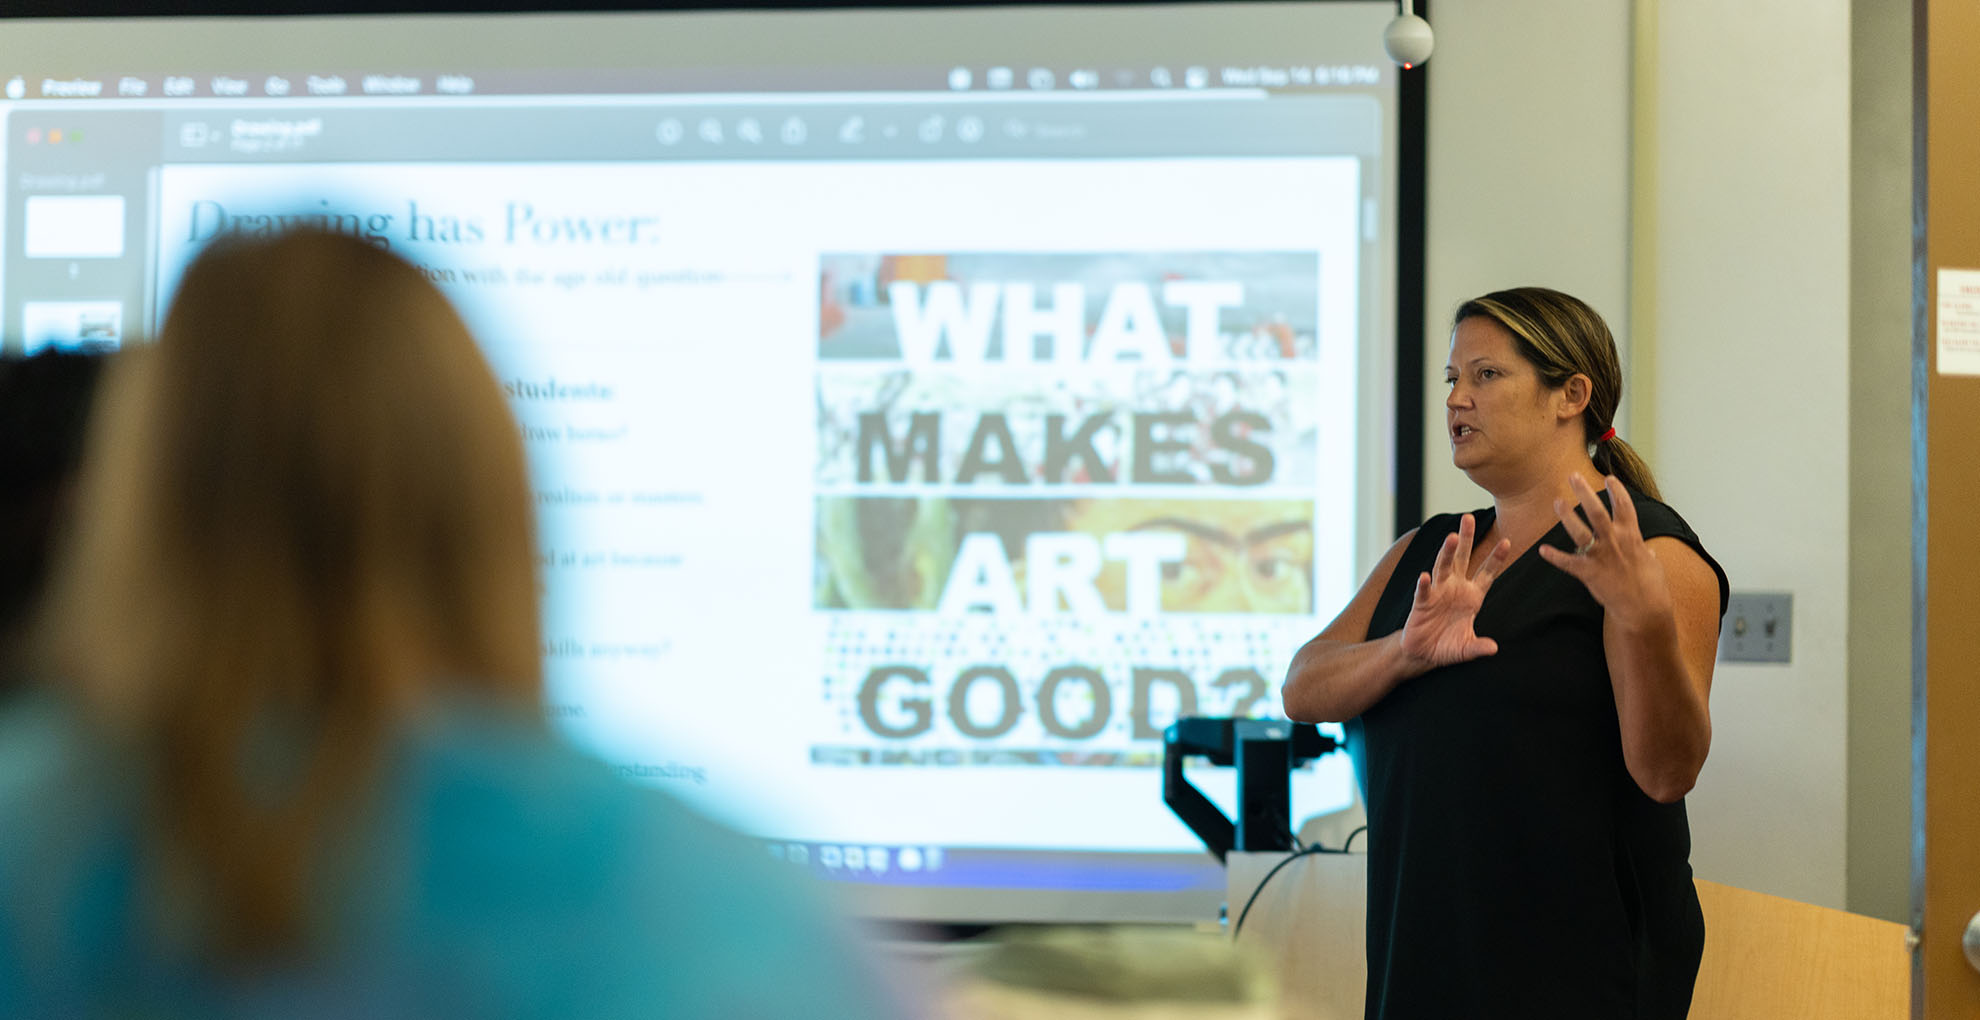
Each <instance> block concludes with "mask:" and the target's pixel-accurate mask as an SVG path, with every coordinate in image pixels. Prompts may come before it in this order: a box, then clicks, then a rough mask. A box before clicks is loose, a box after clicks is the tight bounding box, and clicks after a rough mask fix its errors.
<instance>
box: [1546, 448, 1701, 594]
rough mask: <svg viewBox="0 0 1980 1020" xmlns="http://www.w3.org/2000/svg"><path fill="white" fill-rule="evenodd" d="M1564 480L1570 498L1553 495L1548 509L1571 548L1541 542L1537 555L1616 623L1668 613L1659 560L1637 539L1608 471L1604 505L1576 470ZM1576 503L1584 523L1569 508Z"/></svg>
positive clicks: (1631, 515) (1631, 512) (1625, 495)
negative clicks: (1574, 583) (1583, 588)
mask: <svg viewBox="0 0 1980 1020" xmlns="http://www.w3.org/2000/svg"><path fill="white" fill-rule="evenodd" d="M1568 485H1569V486H1570V487H1571V488H1573V489H1574V495H1575V500H1576V502H1575V503H1568V502H1567V501H1565V500H1556V501H1555V502H1554V513H1555V514H1556V515H1558V516H1559V517H1560V519H1561V524H1562V526H1563V527H1565V528H1567V533H1568V538H1569V539H1571V540H1572V541H1573V542H1574V545H1575V549H1574V551H1573V552H1563V551H1562V550H1560V549H1556V548H1554V547H1553V546H1550V545H1543V546H1541V547H1540V557H1541V558H1542V559H1544V560H1546V561H1547V562H1548V563H1551V564H1553V565H1554V566H1556V567H1559V568H1560V569H1562V570H1564V571H1566V572H1567V573H1568V575H1569V576H1571V577H1573V578H1574V579H1575V580H1578V581H1580V582H1581V583H1582V584H1583V585H1585V586H1586V587H1587V588H1588V594H1590V595H1592V596H1594V597H1595V601H1597V602H1600V603H1601V604H1602V608H1603V610H1604V611H1606V612H1607V613H1608V614H1609V615H1611V616H1614V617H1617V618H1618V620H1619V622H1623V623H1630V622H1634V621H1641V620H1643V619H1645V618H1649V617H1668V616H1669V615H1670V613H1671V592H1670V585H1669V583H1668V582H1667V581H1666V579H1665V577H1664V565H1663V564H1662V563H1661V562H1659V561H1658V559H1657V556H1656V554H1654V553H1653V552H1651V551H1650V547H1649V545H1648V543H1646V542H1644V540H1643V530H1642V528H1641V527H1640V526H1639V525H1638V524H1637V519H1636V503H1635V502H1634V501H1633V500H1631V499H1630V497H1629V490H1627V489H1625V488H1623V484H1622V482H1620V481H1618V480H1616V477H1615V476H1614V475H1610V476H1609V477H1607V478H1605V479H1603V481H1602V487H1603V488H1604V489H1606V490H1608V493H1609V506H1607V507H1605V506H1603V505H1602V500H1601V499H1600V498H1599V497H1598V496H1597V495H1596V494H1595V490H1594V489H1593V488H1592V487H1590V486H1589V484H1588V481H1587V479H1584V478H1582V477H1581V476H1580V475H1576V476H1574V477H1572V478H1569V479H1568ZM1576 506H1579V507H1580V508H1581V510H1582V512H1583V513H1585V514H1587V515H1588V519H1587V521H1586V522H1584V521H1583V520H1582V519H1581V517H1580V515H1578V514H1576V513H1575V512H1574V510H1575V507H1576ZM1611 509H1613V513H1612V512H1611Z"/></svg>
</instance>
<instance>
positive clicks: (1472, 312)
mask: <svg viewBox="0 0 1980 1020" xmlns="http://www.w3.org/2000/svg"><path fill="white" fill-rule="evenodd" d="M1471 318H1486V319H1491V320H1492V321H1493V322H1496V323H1498V324H1499V325H1501V326H1504V327H1505V328H1506V331H1507V332H1509V333H1511V334H1512V337H1513V343H1514V344H1515V345H1517V346H1518V348H1519V353H1520V356H1521V357H1523V358H1525V359H1526V360H1527V361H1528V362H1529V363H1530V364H1532V365H1533V367H1534V368H1535V369H1536V370H1537V371H1538V372H1539V374H1540V379H1541V381H1542V382H1544V383H1545V384H1546V385H1547V386H1549V387H1551V388H1558V387H1561V386H1565V385H1567V381H1568V380H1569V379H1571V378H1573V377H1574V376H1576V375H1583V376H1587V377H1588V381H1589V394H1588V408H1587V410H1585V411H1583V412H1582V416H1581V427H1582V432H1583V441H1584V442H1587V443H1590V444H1593V446H1594V448H1595V450H1594V454H1593V457H1594V460H1595V469H1596V470H1598V471H1600V472H1602V473H1603V474H1608V475H1615V476H1616V477H1617V478H1618V479H1620V480H1621V481H1622V483H1623V484H1624V485H1627V486H1629V487H1630V488H1631V489H1634V490H1636V491H1637V492H1640V493H1642V494H1644V495H1646V496H1649V497H1650V498H1651V499H1661V498H1663V497H1662V496H1661V495H1660V494H1659V493H1658V492H1657V480H1656V479H1655V478H1654V477H1652V476H1651V474H1650V465H1648V464H1646V463H1644V461H1643V458H1642V457H1641V456H1638V455H1637V452H1636V450H1635V449H1633V448H1632V447H1631V446H1630V445H1629V444H1628V443H1627V442H1624V441H1623V439H1622V437H1621V436H1611V437H1609V438H1608V439H1602V438H1601V436H1602V434H1603V433H1605V432H1607V431H1608V430H1609V429H1610V428H1611V427H1612V426H1613V425H1614V424H1615V417H1616V406H1617V405H1618V404H1620V403H1621V402H1622V362H1621V359H1620V358H1618V357H1617V355H1616V338H1615V336H1614V335H1612V334H1611V333H1610V332H1609V325H1608V323H1606V322H1603V321H1602V317H1601V316H1600V315H1597V314H1596V313H1595V309H1593V308H1590V307H1588V305H1587V304H1586V303H1585V302H1583V301H1582V300H1581V299H1579V298H1575V297H1571V296H1569V295H1567V294H1563V293H1561V292H1560V291H1557V290H1549V289H1547V288H1545V287H1514V288H1512V289H1511V290H1500V291H1493V292H1492V293H1490V294H1486V295H1484V296H1483V297H1476V298H1472V299H1471V300H1469V301H1466V302H1465V303H1464V304H1462V305H1459V306H1458V310H1457V314H1456V315H1454V316H1452V317H1451V325H1452V327H1453V328H1455V327H1456V326H1457V324H1458V323H1460V322H1463V321H1464V320H1466V319H1471Z"/></svg>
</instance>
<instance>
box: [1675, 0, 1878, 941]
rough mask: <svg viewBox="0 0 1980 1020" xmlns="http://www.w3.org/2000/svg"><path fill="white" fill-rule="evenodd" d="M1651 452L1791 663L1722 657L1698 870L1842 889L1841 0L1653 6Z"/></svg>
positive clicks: (1697, 832) (1844, 362) (1698, 808)
mask: <svg viewBox="0 0 1980 1020" xmlns="http://www.w3.org/2000/svg"><path fill="white" fill-rule="evenodd" d="M1658 7H1659V14H1660V18H1659V26H1658V27H1659V51H1660V54H1661V56H1660V59H1659V61H1658V71H1657V83H1658V106H1659V112H1660V117H1659V119H1658V121H1657V127H1656V134H1657V160H1658V168H1657V178H1658V181H1659V184H1660V193H1659V195H1658V209H1657V215H1658V220H1659V228H1658V237H1659V245H1658V251H1657V253H1656V277H1657V291H1656V295H1655V301H1656V309H1657V312H1656V314H1657V320H1658V323H1659V334H1660V335H1659V337H1658V339H1657V353H1656V358H1655V361H1656V371H1657V374H1658V378H1657V380H1656V394H1657V395H1656V398H1655V404H1654V406H1652V407H1650V408H1648V409H1646V410H1647V414H1648V416H1649V417H1650V420H1651V422H1652V425H1653V428H1654V429H1655V433H1656V442H1657V452H1658V457H1659V464H1658V470H1659V472H1660V474H1661V478H1662V481H1663V482H1664V484H1666V485H1667V486H1668V488H1669V490H1670V493H1671V495H1672V497H1673V499H1674V501H1676V502H1677V504H1678V505H1679V506H1681V507H1683V508H1684V512H1685V513H1687V514H1688V515H1689V517H1690V519H1691V520H1692V522H1693V524H1694V526H1695V527H1697V529H1698V530H1699V531H1700V533H1701V534H1703V535H1705V536H1707V537H1708V538H1709V540H1710V541H1711V543H1712V547H1713V548H1714V550H1715V553H1716V555H1717V556H1718V557H1719V559H1720V562H1721V563H1722V564H1723V565H1724V566H1725V568H1726V572H1727V573H1728V574H1729V575H1730V576H1731V577H1732V578H1733V581H1734V584H1735V585H1737V586H1739V587H1741V588H1751V589H1761V590H1774V591H1788V592H1792V593H1793V594H1794V649H1793V655H1794V662H1793V663H1792V664H1791V665H1786V666H1779V665H1742V664H1730V663H1725V664H1721V665H1720V667H1719V670H1718V676H1717V683H1716V684H1715V689H1714V692H1713V699H1712V701H1713V704H1712V709H1713V717H1714V722H1715V731H1716V733H1715V740H1714V746H1713V749H1712V757H1711V760H1710V761H1709V763H1708V764H1707V766H1706V771H1705V773H1704V775H1702V776H1701V777H1700V780H1699V786H1698V790H1697V792H1696V793H1695V794H1694V795H1693V797H1692V798H1691V802H1690V804H1691V811H1692V815H1693V817H1694V818H1695V819H1696V822H1695V824H1694V826H1693V839H1694V846H1695V848H1696V849H1695V852H1694V858H1693V859H1694V862H1695V864H1696V867H1697V870H1698V872H1699V874H1700V875H1701V876H1703V877H1706V878H1712V879H1716V880H1719V881H1723V882H1728V883H1731V884H1733V885H1739V886H1744V887H1746V888H1751V889H1759V890H1762V891H1765V892H1772V893H1777V894H1779V895H1783V896H1791V897H1794V898H1796V899H1802V900H1807V901H1810V902H1814V903H1821V904H1825V905H1829V906H1836V907H1841V906H1843V905H1844V904H1845V896H1846V882H1845V878H1846V864H1847V825H1848V801H1847V785H1846V766H1847V751H1848V747H1847V735H1848V704H1849V691H1848V682H1849V679H1848V651H1849V649H1848V644H1847V635H1848V633H1849V626H1848V625H1849V615H1848V606H1849V541H1848V536H1849V515H1848V514H1849V498H1850V488H1849V445H1850V399H1849V396H1850V392H1849V364H1850V351H1849V287H1850V253H1849V244H1850V233H1849V209H1850V190H1849V189H1850V180H1849V170H1850V167H1849V152H1850V148H1849V145H1850V129H1849V111H1850V79H1849V66H1850V9H1849V2H1848V0H1748V2H1746V3H1741V4H1734V5H1727V4H1723V3H1712V2H1707V0H1676V2H1673V0H1664V2H1661V3H1659V5H1658Z"/></svg>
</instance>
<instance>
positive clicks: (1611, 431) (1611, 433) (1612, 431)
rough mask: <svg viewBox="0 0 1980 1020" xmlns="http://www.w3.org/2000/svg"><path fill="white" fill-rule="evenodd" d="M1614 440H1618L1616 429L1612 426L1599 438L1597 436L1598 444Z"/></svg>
mask: <svg viewBox="0 0 1980 1020" xmlns="http://www.w3.org/2000/svg"><path fill="white" fill-rule="evenodd" d="M1614 438H1616V427H1615V426H1614V425H1611V426H1609V431H1607V432H1604V433H1602V434H1601V435H1599V436H1596V437H1595V441H1596V442H1598V443H1606V442H1608V441H1609V440H1611V439H1614Z"/></svg>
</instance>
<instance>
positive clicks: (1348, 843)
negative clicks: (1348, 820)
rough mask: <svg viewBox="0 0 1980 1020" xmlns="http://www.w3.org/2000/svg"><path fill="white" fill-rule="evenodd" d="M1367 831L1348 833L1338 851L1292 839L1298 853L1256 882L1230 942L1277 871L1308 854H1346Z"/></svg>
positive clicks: (1233, 927)
mask: <svg viewBox="0 0 1980 1020" xmlns="http://www.w3.org/2000/svg"><path fill="white" fill-rule="evenodd" d="M1367 831H1368V826H1366V825H1363V826H1361V827H1359V828H1357V829H1355V830H1354V831H1353V832H1350V833H1348V834H1347V838H1346V839H1344V840H1341V848H1340V849H1339V850H1329V849H1328V848H1326V847H1325V846H1322V845H1321V844H1319V843H1318V842H1316V843H1314V844H1313V845H1312V846H1306V847H1302V846H1299V839H1298V837H1294V839H1293V846H1295V847H1298V848H1299V849H1298V851H1297V852H1295V853H1292V854H1289V855H1287V857H1286V859H1285V860H1282V861H1280V862H1279V863H1277V864H1274V865H1272V870H1270V871H1268V872H1266V873H1265V877H1264V878H1261V879H1259V880H1258V887H1257V888H1255V889H1253V890H1251V898H1250V899H1247V900H1245V901H1244V909H1243V910H1240V911H1238V919H1237V923H1236V924H1234V925H1232V926H1231V940H1232V941H1234V942H1235V941H1236V940H1237V937H1238V933H1239V932H1242V931H1243V930H1244V919H1245V918H1247V917H1250V916H1251V908H1252V905H1253V904H1256V903H1257V902H1258V894H1259V893H1262V892H1264V891H1265V883H1267V882H1270V881H1271V880H1272V876H1274V875H1276V874H1278V873H1279V869H1281V868H1283V867H1285V866H1286V865H1288V864H1291V863H1292V862H1294V861H1296V860H1299V859H1300V858H1301V857H1305V856H1308V855H1310V854H1344V853H1347V852H1348V848H1349V847H1352V846H1354V837H1356V836H1359V835H1361V834H1362V833H1364V832H1367Z"/></svg>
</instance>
